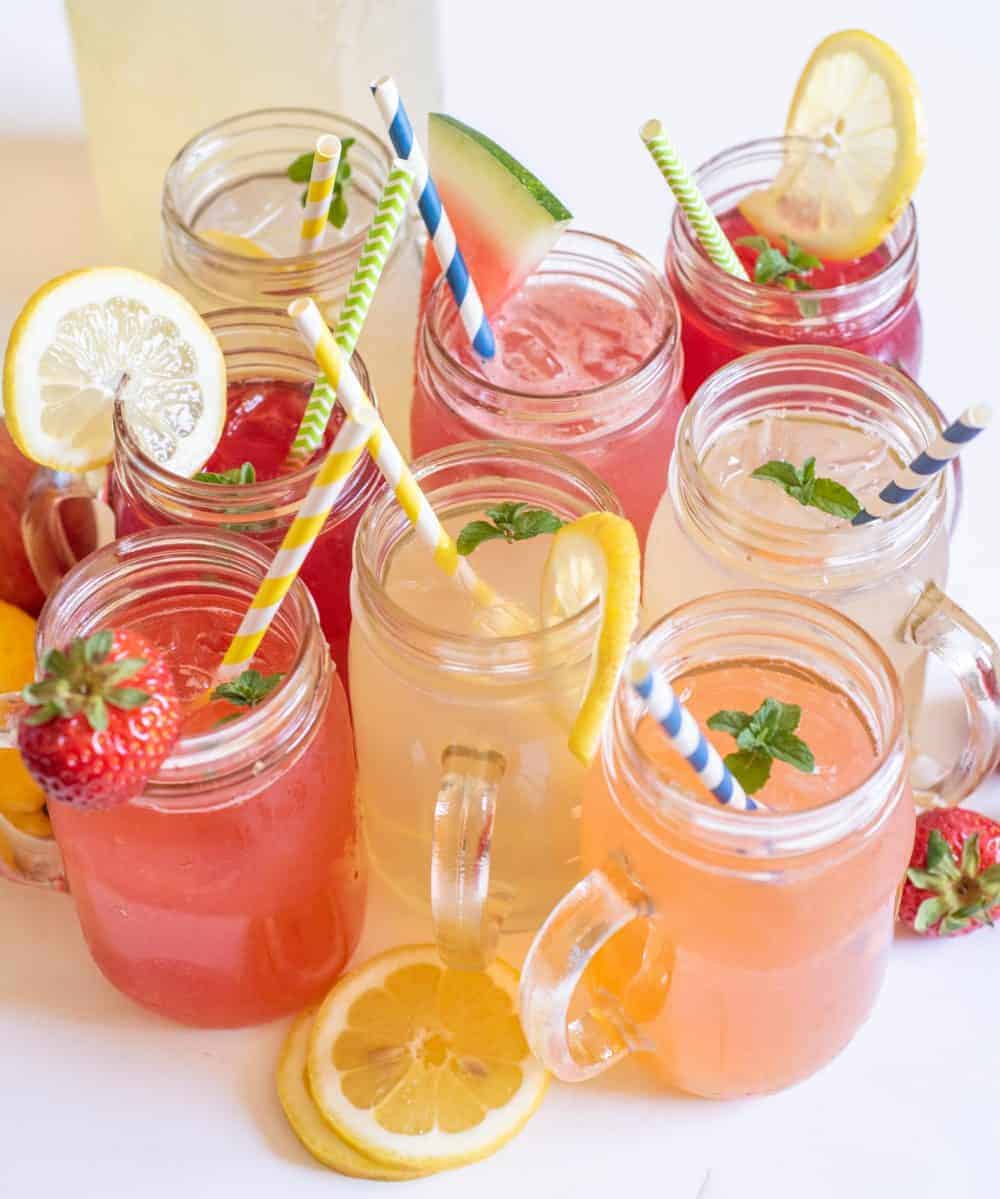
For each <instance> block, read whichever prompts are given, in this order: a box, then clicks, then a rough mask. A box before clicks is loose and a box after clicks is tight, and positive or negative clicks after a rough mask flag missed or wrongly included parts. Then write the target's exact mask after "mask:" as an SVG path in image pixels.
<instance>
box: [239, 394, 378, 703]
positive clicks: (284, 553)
mask: <svg viewBox="0 0 1000 1199" xmlns="http://www.w3.org/2000/svg"><path fill="white" fill-rule="evenodd" d="M377 420H378V417H377V414H376V412H375V409H374V408H371V407H369V408H360V409H358V411H357V414H356V416H355V417H354V418H352V419H348V420H346V421H345V422H344V424H343V425H342V426H341V428H340V431H339V432H338V433H337V436H336V438H335V439H334V442H333V445H332V446H331V447H330V449H329V451H328V453H327V455H326V458H325V459H324V461H323V465H322V466H321V467H320V469H319V472H318V474H317V475H316V478H315V479H314V480H313V482H312V485H311V486H310V488H309V490H308V491H307V492H306V495H305V499H303V501H302V503H301V505H300V506H299V510H298V511H297V512H296V514H295V519H294V520H293V521H292V523H291V524H290V525H289V526H288V531H287V533H286V534H285V536H284V539H283V541H282V543H281V547H280V549H279V550H278V552H277V553H276V554H275V556H274V559H273V560H272V562H271V565H270V566H269V567H268V571H267V574H266V575H265V577H264V579H263V580H262V582H261V584H260V586H259V587H258V588H257V594H256V595H255V596H254V597H253V600H252V601H251V603H250V607H249V608H248V609H247V613H246V615H245V616H244V617H243V620H242V622H241V624H240V627H239V629H238V630H237V632H236V635H235V636H234V637H233V639H232V641H231V642H230V644H229V649H228V650H227V651H226V656H225V657H224V658H223V659H222V665H221V666H220V667H219V670H218V672H217V675H216V678H217V681H218V682H220V683H224V682H227V681H228V680H230V679H233V678H235V677H236V675H238V674H239V673H240V671H241V670H242V669H243V667H244V666H245V665H246V663H247V662H249V661H250V660H251V659H252V658H253V656H254V654H255V653H256V652H257V648H258V646H259V645H260V643H261V642H262V641H263V640H264V635H265V634H266V633H267V630H268V628H269V627H270V625H271V621H272V620H273V619H274V616H275V613H276V612H277V611H278V609H279V608H280V607H281V604H282V601H283V600H284V598H285V596H286V595H287V594H288V589H289V588H290V587H291V585H292V584H293V583H294V582H295V580H296V578H297V577H298V574H299V571H300V570H301V569H302V563H303V562H305V560H306V556H307V555H308V553H309V551H310V550H311V549H312V547H313V545H314V544H315V542H316V538H317V537H318V536H319V534H320V533H321V532H322V530H323V525H324V524H325V523H326V518H327V517H328V516H329V515H330V509H331V508H332V507H333V505H334V504H335V503H336V502H337V500H338V499H339V498H340V493H341V492H342V491H343V489H344V486H345V485H346V483H347V481H348V479H349V478H350V476H351V472H352V471H353V470H354V466H355V464H356V463H357V461H358V459H359V458H360V457H361V455H362V454H363V453H364V452H365V446H366V445H367V444H368V439H369V438H370V437H371V435H372V430H373V429H374V427H375V424H376V422H377Z"/></svg>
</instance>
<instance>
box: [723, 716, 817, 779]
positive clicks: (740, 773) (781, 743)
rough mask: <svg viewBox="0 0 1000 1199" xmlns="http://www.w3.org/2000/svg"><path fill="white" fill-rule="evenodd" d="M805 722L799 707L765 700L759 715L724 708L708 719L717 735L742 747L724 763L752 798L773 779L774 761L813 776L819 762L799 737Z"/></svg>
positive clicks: (727, 756) (727, 757) (729, 755)
mask: <svg viewBox="0 0 1000 1199" xmlns="http://www.w3.org/2000/svg"><path fill="white" fill-rule="evenodd" d="M801 719H802V709H801V708H800V707H799V705H798V704H783V703H782V702H781V701H780V700H777V699H770V698H768V699H765V700H764V702H763V703H762V704H761V705H760V707H759V708H758V709H757V711H756V712H753V713H750V712H738V711H734V710H731V709H726V708H723V709H721V710H720V711H718V712H716V713H715V715H714V716H710V717H709V718H708V721H707V723H708V727H709V728H710V729H713V730H714V731H715V732H717V733H729V734H731V735H732V736H733V737H735V739H736V744H737V746H738V747H739V748H738V750H737V752H736V753H731V754H727V755H726V757H725V763H726V765H727V766H728V767H729V769H730V770H731V771H732V772H733V774H734V775H735V776H736V777H737V779H739V781H740V784H741V785H742V787H743V790H744V791H745V792H746V793H747V795H753V794H754V793H755V792H757V791H759V790H760V789H761V787H763V786H764V784H765V783H766V782H767V780H768V779H769V778H770V777H771V762H772V761H773V760H774V759H775V758H777V759H778V761H779V762H787V763H788V765H789V766H794V767H795V769H796V770H800V771H802V773H803V774H812V773H813V771H814V770H815V769H816V759H815V758H814V757H813V753H812V750H811V749H810V748H809V746H808V745H806V743H805V742H804V741H803V740H802V738H801V737H798V736H796V734H795V730H796V729H797V728H798V727H799V721H800V720H801Z"/></svg>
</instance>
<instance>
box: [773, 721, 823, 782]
mask: <svg viewBox="0 0 1000 1199" xmlns="http://www.w3.org/2000/svg"><path fill="white" fill-rule="evenodd" d="M768 748H769V749H770V751H771V756H772V757H774V758H777V759H778V761H779V762H787V763H788V765H789V766H794V767H795V769H796V770H800V771H801V772H802V773H803V774H812V773H813V771H814V770H815V769H816V759H815V758H814V757H813V752H812V750H811V749H810V748H809V746H808V745H806V743H805V742H804V741H803V740H802V738H801V737H796V735H795V734H794V733H786V732H783V731H782V730H780V729H779V730H778V732H776V733H775V734H774V736H773V737H772V738H771V740H770V743H769V745H768Z"/></svg>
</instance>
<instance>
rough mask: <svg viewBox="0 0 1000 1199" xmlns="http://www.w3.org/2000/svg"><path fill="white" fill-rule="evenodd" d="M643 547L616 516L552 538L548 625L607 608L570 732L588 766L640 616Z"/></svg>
mask: <svg viewBox="0 0 1000 1199" xmlns="http://www.w3.org/2000/svg"><path fill="white" fill-rule="evenodd" d="M639 574H640V567H639V542H638V540H637V538H636V535H635V530H634V529H633V528H632V526H631V524H629V522H628V521H627V520H625V519H624V518H623V517H621V516H615V515H613V514H612V513H610V512H590V513H588V514H587V515H586V516H582V517H580V519H579V520H574V521H573V522H572V523H571V524H567V525H563V527H562V528H561V529H560V530H559V532H558V533H556V535H555V537H553V539H552V545H551V547H550V549H549V556H548V558H547V559H546V561H545V570H544V572H543V574H542V621H543V623H544V624H545V625H547V626H548V625H553V624H558V623H559V622H560V621H563V620H567V619H568V618H569V617H571V616H573V615H575V614H576V613H577V612H580V611H582V609H584V608H586V607H588V606H589V605H590V604H592V603H593V602H594V601H595V600H597V601H598V602H599V603H600V605H601V613H600V629H599V631H598V635H597V645H596V646H595V648H594V656H593V661H592V663H591V671H590V679H589V681H588V683H587V686H586V688H585V691H584V696H583V702H582V703H581V705H580V708H579V711H578V712H577V715H576V720H575V721H574V723H573V728H572V729H571V731H570V736H569V747H570V749H571V750H572V751H573V753H574V754H575V755H576V756H577V757H578V758H579V759H580V760H581V761H583V762H589V761H591V759H592V758H593V757H594V754H595V753H596V752H597V747H598V745H599V744H600V740H601V733H602V732H603V730H604V722H605V720H606V718H607V714H608V711H609V710H610V708H611V704H612V702H613V701H614V696H615V689H616V688H617V686H618V678H619V676H620V675H621V672H622V667H623V666H624V664H625V658H626V656H627V654H628V650H629V644H630V642H631V638H632V633H633V631H634V630H635V625H636V621H637V619H638V616H639V589H640V582H639Z"/></svg>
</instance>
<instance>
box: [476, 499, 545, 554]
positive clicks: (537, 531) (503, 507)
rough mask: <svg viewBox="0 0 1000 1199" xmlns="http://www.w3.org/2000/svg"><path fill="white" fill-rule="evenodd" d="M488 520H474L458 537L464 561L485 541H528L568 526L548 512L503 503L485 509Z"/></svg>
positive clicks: (523, 505)
mask: <svg viewBox="0 0 1000 1199" xmlns="http://www.w3.org/2000/svg"><path fill="white" fill-rule="evenodd" d="M486 515H487V516H488V517H489V520H473V521H470V523H469V524H467V525H466V526H465V527H464V528H463V529H462V531H461V532H460V533H459V535H458V539H457V541H456V543H455V544H456V548H457V549H458V552H459V553H460V554H461V555H462V556H463V557H468V556H469V554H471V553H472V551H473V550H474V549H475V548H476V547H477V546H479V545H482V543H483V542H484V541H496V540H497V539H498V538H500V537H502V538H503V539H504V540H505V541H508V542H514V541H528V540H529V539H530V538H532V537H539V536H540V535H541V534H542V533H556V532H558V531H559V530H560V529H561V528H562V527H563V525H564V524H565V523H566V522H565V521H563V520H560V519H559V517H558V516H556V514H555V513H554V512H549V511H548V509H546V508H529V507H528V505H527V504H516V503H503V504H497V505H496V506H495V507H493V508H487V509H486Z"/></svg>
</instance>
